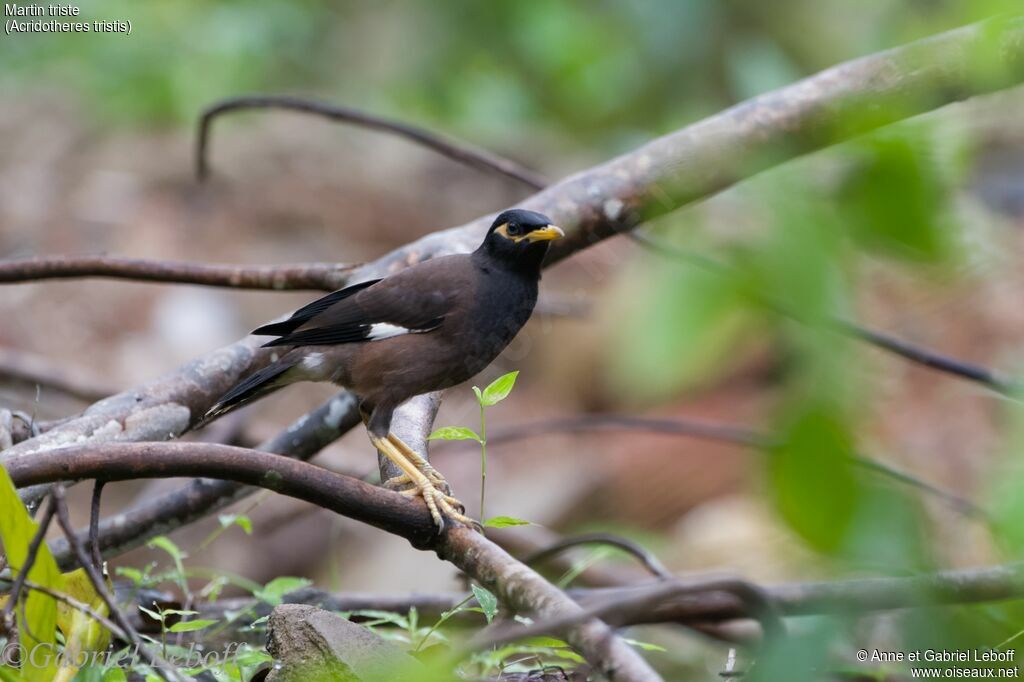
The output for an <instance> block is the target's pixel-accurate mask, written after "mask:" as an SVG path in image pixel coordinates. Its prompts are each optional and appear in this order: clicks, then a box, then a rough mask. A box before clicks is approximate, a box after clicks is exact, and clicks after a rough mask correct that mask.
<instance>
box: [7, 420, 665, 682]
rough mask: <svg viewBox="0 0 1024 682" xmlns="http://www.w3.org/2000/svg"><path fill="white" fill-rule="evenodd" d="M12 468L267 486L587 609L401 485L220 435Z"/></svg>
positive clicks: (542, 600) (533, 605) (59, 454)
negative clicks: (444, 526)
mask: <svg viewBox="0 0 1024 682" xmlns="http://www.w3.org/2000/svg"><path fill="white" fill-rule="evenodd" d="M427 426H428V427H429V423H428V424H427ZM5 466H6V468H7V471H8V473H9V474H10V476H11V479H12V480H13V481H14V482H15V485H17V486H19V487H23V486H26V485H42V484H46V483H53V482H56V481H62V480H81V479H87V478H96V479H101V480H105V481H118V480H129V479H131V480H134V479H139V478H169V477H175V476H190V477H196V476H199V477H205V478H220V479H226V480H233V481H236V482H239V483H244V484H247V485H258V486H260V487H264V488H267V489H270V490H273V491H275V492H278V493H280V494H283V495H288V496H290V497H295V498H298V499H301V500H305V501H307V502H310V503H312V504H316V505H318V506H320V507H323V508H325V509H330V510H331V511H334V512H336V513H338V514H341V515H343V516H347V517H349V518H352V519H355V520H358V521H362V522H364V523H368V524H370V525H372V526H375V527H377V528H380V529H382V530H385V531H387V532H390V533H393V534H395V535H398V536H400V537H403V538H405V539H407V540H409V542H410V543H412V544H413V546H415V547H418V548H420V549H433V550H434V551H435V552H436V553H437V555H438V556H439V557H440V558H441V559H444V560H446V561H449V562H451V563H453V564H454V565H456V566H457V567H459V568H460V569H462V570H463V571H465V572H466V573H467V574H469V575H470V576H472V577H473V578H474V579H475V580H478V581H479V582H480V583H481V584H482V585H484V586H485V587H486V588H487V589H489V590H491V591H492V592H494V593H495V594H496V595H497V596H498V598H499V599H501V601H502V603H504V604H506V605H507V606H509V607H510V608H511V609H513V610H515V611H518V612H524V613H532V614H535V615H536V616H538V617H543V618H567V617H571V616H575V615H576V614H579V613H581V609H580V607H579V606H578V605H577V604H576V603H575V602H573V601H572V600H571V599H570V598H569V597H568V596H566V595H565V593H563V592H562V591H561V590H559V589H558V588H556V587H554V586H553V585H551V584H550V583H548V582H547V581H546V580H544V579H543V578H542V577H540V576H539V575H538V574H537V573H536V572H534V571H533V570H531V569H529V568H528V567H526V566H525V565H524V564H522V563H520V562H518V561H516V560H515V559H513V558H512V557H511V556H509V555H508V554H507V553H506V552H505V551H504V550H502V549H501V548H500V547H498V546H497V545H495V544H494V543H492V542H491V541H489V540H487V539H486V538H485V537H483V536H482V535H480V534H479V533H476V532H474V531H472V530H470V529H468V528H465V527H462V526H456V527H453V528H450V529H449V530H447V531H446V532H444V533H441V534H440V535H438V533H437V529H436V527H435V526H434V523H433V520H432V519H431V517H430V514H429V513H428V512H427V510H426V507H425V505H423V504H421V503H419V502H417V501H413V500H410V499H408V498H406V497H405V496H403V495H401V494H400V493H395V492H391V491H389V490H385V489H383V488H380V487H377V486H373V485H370V484H368V483H364V482H363V481H360V480H358V479H355V478H351V477H349V476H343V475H341V474H336V473H334V472H331V471H327V470H325V469H322V468H320V467H316V466H314V465H312V464H307V463H305V462H299V461H296V460H293V459H288V458H285V457H281V456H279V455H273V454H269V453H263V452H258V451H255V450H248V449H246V448H238V447H233V446H229V445H218V444H213V443H104V444H88V445H82V446H71V447H66V448H60V449H57V450H51V451H48V452H42V453H38V454H36V455H35V456H33V457H22V458H18V459H17V460H14V461H12V462H9V463H7V464H6V465H5ZM69 532H70V529H69ZM71 537H75V536H74V535H72V536H71ZM75 542H76V543H78V545H79V547H78V548H77V549H76V550H75V553H76V556H82V555H83V553H84V548H83V546H82V545H81V542H80V540H78V538H77V537H75ZM85 559H86V560H87V557H85ZM80 561H81V559H80ZM566 637H567V640H568V641H569V642H570V643H571V644H573V646H575V647H577V648H578V649H579V650H580V651H581V652H582V653H583V655H584V656H585V657H586V658H587V660H588V661H589V662H590V663H591V664H593V665H595V666H597V667H598V668H599V669H600V670H601V671H602V672H603V673H604V674H605V675H606V676H607V677H608V678H609V679H612V680H630V681H632V680H637V681H646V680H658V679H660V678H659V677H658V676H657V674H655V673H654V672H653V671H652V670H651V669H650V668H649V667H648V666H647V664H646V663H645V662H644V661H643V659H642V658H641V657H640V656H639V655H638V654H637V653H636V652H635V651H633V650H632V649H631V648H630V647H629V646H628V645H626V644H625V643H624V642H622V641H621V640H620V639H619V638H617V637H615V636H614V634H613V632H612V631H611V630H610V629H609V628H608V627H607V626H606V625H604V624H603V623H601V622H600V621H598V620H595V619H593V618H584V619H581V620H580V621H579V622H578V623H577V625H576V626H575V627H573V628H571V629H569V631H568V633H567V635H566Z"/></svg>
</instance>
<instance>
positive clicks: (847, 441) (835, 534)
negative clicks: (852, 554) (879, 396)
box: [768, 406, 860, 553]
mask: <svg viewBox="0 0 1024 682" xmlns="http://www.w3.org/2000/svg"><path fill="white" fill-rule="evenodd" d="M852 456H853V442H852V438H851V436H850V434H849V431H848V430H847V427H846V425H845V424H844V423H843V422H842V421H841V420H840V419H838V418H837V417H836V416H835V415H833V414H830V413H828V412H827V411H824V410H822V409H820V407H816V406H812V407H810V408H809V409H807V410H806V411H805V412H804V413H803V414H800V415H798V416H797V417H796V419H795V420H793V422H792V424H791V425H790V426H789V428H788V429H787V431H786V432H785V434H784V437H783V439H782V441H781V443H780V444H779V445H777V446H776V447H775V448H773V450H772V451H771V457H770V459H769V462H768V468H769V478H770V481H771V487H772V492H773V493H774V497H775V502H776V505H777V507H778V509H779V512H780V513H781V514H782V517H783V518H784V519H785V520H786V522H787V523H788V524H789V526H790V527H791V528H792V529H793V530H795V531H796V532H797V533H798V534H799V535H800V536H801V537H803V539H804V540H806V541H807V543H808V544H810V545H811V546H812V547H814V548H816V549H818V550H820V551H822V552H826V553H835V552H837V551H838V550H839V549H840V548H841V546H842V545H843V542H844V541H845V540H846V538H847V533H848V531H849V530H850V527H851V524H852V522H853V519H854V516H855V514H856V509H857V503H858V498H859V494H860V486H859V484H858V481H857V479H856V477H855V472H854V471H853V463H852Z"/></svg>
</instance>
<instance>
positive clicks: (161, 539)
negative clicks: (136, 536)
mask: <svg viewBox="0 0 1024 682" xmlns="http://www.w3.org/2000/svg"><path fill="white" fill-rule="evenodd" d="M146 546H147V547H151V548H156V549H162V550H163V551H165V552H167V554H169V555H170V557H171V559H173V560H174V563H175V564H178V563H181V560H182V559H183V558H184V557H185V554H184V553H183V552H182V551H181V549H179V548H178V546H177V545H176V544H174V541H173V540H171V539H170V538H169V537H167V536H166V535H158V536H156V537H155V538H153V539H152V540H150V541H149V542H147V543H146Z"/></svg>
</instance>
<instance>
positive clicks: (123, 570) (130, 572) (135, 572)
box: [114, 566, 144, 586]
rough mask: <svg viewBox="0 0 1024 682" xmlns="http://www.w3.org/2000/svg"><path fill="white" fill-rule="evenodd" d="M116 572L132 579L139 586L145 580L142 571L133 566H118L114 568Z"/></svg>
mask: <svg viewBox="0 0 1024 682" xmlns="http://www.w3.org/2000/svg"><path fill="white" fill-rule="evenodd" d="M114 572H115V573H116V574H117V575H119V576H121V577H124V578H128V580H131V581H132V582H133V583H135V585H137V586H138V585H141V584H142V582H143V580H144V576H143V573H142V571H140V570H139V569H137V568H131V567H130V566H118V567H117V568H115V569H114Z"/></svg>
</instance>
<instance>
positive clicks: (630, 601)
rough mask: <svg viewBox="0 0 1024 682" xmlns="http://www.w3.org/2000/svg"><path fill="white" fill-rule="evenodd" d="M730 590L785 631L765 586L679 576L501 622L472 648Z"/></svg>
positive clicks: (646, 612)
mask: <svg viewBox="0 0 1024 682" xmlns="http://www.w3.org/2000/svg"><path fill="white" fill-rule="evenodd" d="M715 592H718V593H726V594H729V595H731V596H732V597H734V598H736V599H738V600H740V601H741V602H742V603H743V604H744V609H745V611H746V613H747V614H748V615H749V616H750V617H753V618H756V619H757V620H758V621H759V622H760V623H761V627H762V629H763V631H764V633H765V636H766V637H769V638H773V637H778V636H781V635H783V634H784V633H785V625H784V624H783V622H782V617H781V613H780V611H779V608H778V606H777V605H776V604H775V603H774V601H773V599H772V596H771V594H770V593H769V592H768V591H766V590H765V589H764V588H762V587H760V586H759V585H756V584H754V583H751V582H748V581H746V580H740V579H736V578H712V579H709V580H703V581H700V582H691V583H684V582H682V581H679V580H671V581H661V582H658V583H655V584H653V585H644V586H638V587H632V588H626V589H623V590H620V591H618V592H617V593H616V594H615V595H614V596H609V597H608V598H604V599H599V600H598V601H597V603H594V604H592V605H589V606H587V607H585V608H584V609H582V611H580V612H579V613H576V614H573V615H567V616H564V617H561V618H558V619H552V620H549V621H538V622H535V623H533V624H531V625H525V626H521V625H500V626H497V627H495V628H494V629H493V630H492V632H490V633H487V634H484V635H481V636H478V637H475V638H474V639H473V640H472V641H471V642H470V648H472V649H486V648H490V647H493V646H497V645H500V644H507V643H509V642H513V641H516V640H519V639H523V638H525V637H535V636H539V635H544V634H560V633H561V632H563V631H564V630H565V629H566V628H570V627H573V626H574V625H576V624H577V623H579V622H581V620H583V619H587V618H599V619H601V620H602V621H605V622H607V623H608V624H609V625H612V626H622V625H626V624H634V625H635V624H641V623H644V622H657V621H651V620H647V619H648V618H651V617H652V616H653V614H655V613H656V610H657V607H660V606H662V605H663V604H665V603H666V602H669V601H671V600H673V599H678V598H681V597H690V596H692V595H699V594H702V593H715Z"/></svg>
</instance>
